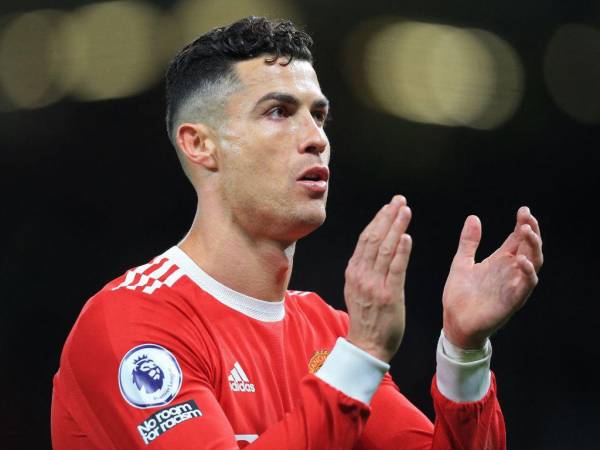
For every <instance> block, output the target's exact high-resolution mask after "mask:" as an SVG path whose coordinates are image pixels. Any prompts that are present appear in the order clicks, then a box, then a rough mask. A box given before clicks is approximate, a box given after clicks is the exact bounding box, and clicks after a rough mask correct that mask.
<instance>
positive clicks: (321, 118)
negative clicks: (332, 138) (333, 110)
mask: <svg viewBox="0 0 600 450" xmlns="http://www.w3.org/2000/svg"><path fill="white" fill-rule="evenodd" d="M313 117H314V118H315V120H316V121H317V123H319V124H321V125H325V124H326V123H327V122H328V121H329V116H328V114H327V111H321V110H318V111H314V112H313Z"/></svg>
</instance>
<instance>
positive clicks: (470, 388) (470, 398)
mask: <svg viewBox="0 0 600 450" xmlns="http://www.w3.org/2000/svg"><path fill="white" fill-rule="evenodd" d="M436 359H437V372H436V379H437V387H438V389H439V391H440V392H441V393H442V395H444V397H446V398H448V399H450V400H452V401H454V402H458V403H463V402H475V401H478V400H481V399H482V398H483V397H485V394H487V391H488V389H489V388H490V383H491V372H490V361H491V359H492V344H491V343H490V340H489V339H488V340H487V341H486V343H485V345H484V346H483V348H482V349H477V350H464V349H461V348H460V347H456V346H455V345H453V344H452V343H451V342H449V341H448V340H447V339H446V337H445V336H444V331H443V330H442V333H441V336H440V339H439V341H438V346H437V356H436Z"/></svg>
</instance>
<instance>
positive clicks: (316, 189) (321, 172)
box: [298, 166, 329, 194]
mask: <svg viewBox="0 0 600 450" xmlns="http://www.w3.org/2000/svg"><path fill="white" fill-rule="evenodd" d="M328 180H329V169H328V168H327V167H326V166H313V167H310V168H309V169H307V170H305V171H304V172H303V173H302V175H300V177H299V178H298V183H300V184H301V185H302V186H304V188H306V189H308V190H309V191H311V192H313V193H316V194H324V193H325V192H327V181H328Z"/></svg>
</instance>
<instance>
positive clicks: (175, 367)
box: [119, 344, 182, 408]
mask: <svg viewBox="0 0 600 450" xmlns="http://www.w3.org/2000/svg"><path fill="white" fill-rule="evenodd" d="M181 381H182V375H181V368H180V367H179V363H178V362H177V360H176V359H175V356H173V354H172V353H171V352H170V351H169V350H167V349H166V348H164V347H161V346H160V345H156V344H143V345H138V346H137V347H134V348H132V349H131V350H129V351H128V352H127V354H126V355H125V356H124V357H123V359H122V360H121V365H120V366H119V388H120V389H121V394H122V395H123V398H124V399H125V400H126V401H127V403H129V404H130V405H132V406H135V407H136V408H153V407H156V406H163V405H166V404H168V403H169V402H170V401H171V400H173V399H174V398H175V396H176V395H177V393H178V392H179V389H180V388H181Z"/></svg>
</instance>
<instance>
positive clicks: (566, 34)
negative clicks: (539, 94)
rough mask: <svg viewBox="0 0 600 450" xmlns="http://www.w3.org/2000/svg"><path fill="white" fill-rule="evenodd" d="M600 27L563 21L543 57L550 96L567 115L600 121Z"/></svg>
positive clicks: (591, 121)
mask: <svg viewBox="0 0 600 450" xmlns="http://www.w3.org/2000/svg"><path fill="white" fill-rule="evenodd" d="M599 56H600V30H598V29H596V28H593V27H591V26H588V25H583V24H566V25H563V26H561V27H560V28H558V29H557V30H556V32H555V33H554V35H553V36H552V38H551V39H550V42H549V43H548V47H547V49H546V54H545V58H544V78H545V80H546V85H547V86H548V90H549V91H550V93H551V95H552V98H553V99H554V101H555V102H556V104H557V105H558V106H559V107H560V108H561V109H562V110H563V111H564V112H566V113H567V114H568V115H570V116H571V117H573V118H574V119H576V120H578V121H579V122H582V123H586V124H597V123H600V57H599Z"/></svg>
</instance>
